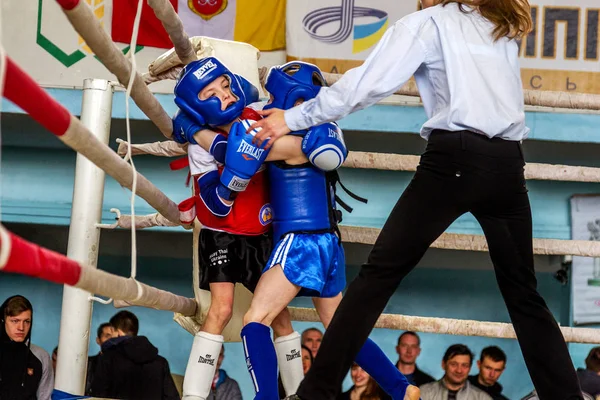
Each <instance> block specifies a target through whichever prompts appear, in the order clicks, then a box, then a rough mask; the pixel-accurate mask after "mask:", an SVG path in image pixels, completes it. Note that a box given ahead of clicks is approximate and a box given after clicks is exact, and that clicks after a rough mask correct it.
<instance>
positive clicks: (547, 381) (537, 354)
mask: <svg viewBox="0 0 600 400" xmlns="http://www.w3.org/2000/svg"><path fill="white" fill-rule="evenodd" d="M524 165H525V162H524V161H523V154H522V150H521V145H520V143H518V142H512V141H506V140H502V139H497V138H495V139H489V138H487V137H485V136H483V135H479V134H475V133H471V132H467V131H463V132H445V131H435V132H433V133H432V135H431V137H430V139H429V142H428V145H427V149H426V151H425V153H424V154H423V155H422V156H421V162H420V164H419V167H418V168H417V172H416V174H415V176H414V177H413V179H412V181H411V182H410V184H409V186H408V187H407V188H406V190H405V191H404V193H403V194H402V196H401V197H400V199H399V200H398V203H397V204H396V206H395V207H394V209H393V210H392V213H391V214H390V216H389V218H388V220H387V222H386V223H385V226H384V227H383V229H382V231H381V234H380V235H379V237H378V238H377V241H376V243H375V245H374V247H373V250H372V251H371V254H370V255H369V259H368V261H367V263H366V264H364V265H363V266H362V268H361V270H360V273H359V275H358V276H357V277H356V279H354V281H353V282H352V283H351V284H350V285H349V287H348V290H347V293H346V295H345V296H344V299H343V301H342V303H341V304H340V306H339V308H338V310H337V312H336V313H335V316H334V318H333V321H332V322H331V325H330V326H329V329H327V331H326V333H325V337H324V338H323V343H322V345H321V347H320V349H319V353H318V356H317V357H316V359H315V363H314V364H313V366H312V367H311V369H310V370H309V372H308V374H307V376H306V377H305V379H304V381H303V382H302V384H301V385H300V388H299V390H298V395H299V396H300V397H301V398H302V399H303V400H330V399H334V398H335V396H336V394H337V391H338V390H339V388H340V386H341V383H342V380H343V379H344V376H345V375H346V373H347V371H348V369H349V367H350V365H351V364H352V361H353V360H354V358H355V356H356V354H357V353H358V351H359V349H360V348H361V346H362V345H363V343H364V342H365V340H366V339H367V337H368V336H369V334H370V332H371V330H372V329H373V325H374V324H375V321H376V320H377V318H378V317H379V315H380V314H381V313H382V312H383V309H384V307H385V305H386V303H387V302H388V300H389V299H390V297H391V296H392V294H393V293H394V291H395V290H396V288H397V287H398V285H399V284H400V282H402V279H403V278H404V277H405V276H406V275H407V274H408V273H409V272H410V271H411V270H412V269H413V268H414V267H415V266H416V265H417V263H418V262H419V260H420V259H421V258H422V257H423V255H424V254H425V251H426V250H427V249H428V248H429V246H430V245H431V243H433V242H434V241H435V239H437V237H438V236H440V235H441V234H442V233H443V232H444V231H445V230H446V228H447V227H448V226H449V225H450V224H451V223H452V222H453V221H454V220H456V219H457V218H458V217H459V216H461V215H462V214H464V213H467V212H471V213H472V214H473V215H474V216H475V218H476V219H477V221H478V222H479V224H480V225H481V227H482V229H483V232H484V234H485V237H486V239H487V242H488V245H489V251H490V257H491V258H492V261H493V264H494V270H495V274H496V280H497V281H498V286H499V287H500V291H501V293H502V296H503V297H504V301H505V303H506V306H507V308H508V312H509V315H510V318H511V320H512V323H513V325H514V327H515V331H516V333H517V337H518V341H519V345H520V347H521V351H522V352H523V357H524V358H525V363H526V364H527V368H528V370H529V373H530V375H531V379H532V381H533V383H534V385H535V387H536V389H537V391H538V394H539V396H540V399H542V400H567V399H582V398H583V397H582V395H581V390H580V388H579V383H578V380H577V376H576V374H575V369H574V367H573V363H572V361H571V357H570V356H569V353H568V351H567V346H566V344H565V341H564V339H563V336H562V334H561V332H560V329H559V327H558V325H557V323H556V321H555V319H554V317H553V316H552V314H551V313H550V311H549V310H548V307H547V306H546V303H545V302H544V300H543V299H542V297H541V296H540V295H539V293H538V292H537V281H536V278H535V273H534V269H533V247H532V222H531V209H530V205H529V197H528V195H527V188H526V185H525V178H524V173H523V167H524ZM449 284H452V283H451V282H449ZM473 300H476V299H473ZM440 359H441V355H440Z"/></svg>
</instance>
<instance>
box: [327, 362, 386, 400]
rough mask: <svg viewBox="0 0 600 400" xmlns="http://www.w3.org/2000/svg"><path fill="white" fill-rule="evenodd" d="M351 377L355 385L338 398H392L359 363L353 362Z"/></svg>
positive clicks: (351, 399) (381, 399)
mask: <svg viewBox="0 0 600 400" xmlns="http://www.w3.org/2000/svg"><path fill="white" fill-rule="evenodd" d="M350 377H351V378H352V383H354V385H353V386H352V387H351V388H350V390H348V391H347V392H344V393H342V394H340V395H339V396H338V400H391V399H392V398H391V397H390V396H388V394H387V393H385V392H384V391H383V389H381V387H379V385H378V384H377V382H375V380H374V379H373V378H371V376H369V374H367V373H366V372H365V370H363V369H362V368H361V367H359V366H358V364H356V363H354V364H352V368H350Z"/></svg>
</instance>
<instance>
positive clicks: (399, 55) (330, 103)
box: [284, 21, 426, 131]
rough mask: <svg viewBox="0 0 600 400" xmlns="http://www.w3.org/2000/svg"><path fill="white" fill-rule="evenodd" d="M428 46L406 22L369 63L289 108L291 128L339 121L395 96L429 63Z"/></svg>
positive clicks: (397, 26)
mask: <svg viewBox="0 0 600 400" xmlns="http://www.w3.org/2000/svg"><path fill="white" fill-rule="evenodd" d="M425 58H426V50H425V45H424V44H423V43H422V42H421V40H420V39H419V37H418V36H417V35H416V34H415V32H413V31H412V30H411V29H409V28H408V27H407V26H406V25H404V24H403V23H402V21H398V22H396V23H395V24H394V26H392V27H391V28H390V29H388V31H387V32H386V33H385V35H384V36H383V37H382V38H381V40H380V41H379V43H378V44H377V46H376V47H375V49H374V50H373V52H372V53H371V54H370V55H369V57H368V58H367V59H366V60H365V62H364V63H363V64H362V65H361V66H360V67H357V68H353V69H351V70H350V71H348V72H346V73H345V74H344V75H343V76H342V77H341V78H340V80H339V81H337V82H336V83H335V84H333V85H332V86H331V87H326V88H323V89H321V91H320V92H319V94H318V95H317V97H316V98H314V99H312V100H309V101H307V102H305V103H303V104H301V105H299V106H297V107H294V108H292V109H289V110H287V111H285V114H284V116H285V122H286V124H287V126H288V127H289V129H290V130H291V131H297V130H301V129H306V128H309V127H311V126H315V125H320V124H322V123H324V122H331V121H336V120H339V119H341V118H343V117H344V116H346V115H348V114H350V113H353V112H355V111H358V110H361V109H363V108H366V107H368V106H370V105H372V104H375V103H377V102H378V101H380V100H382V99H384V98H385V97H387V96H390V95H392V94H393V93H394V92H395V91H396V90H398V89H399V88H400V87H401V86H402V85H403V84H404V83H406V82H407V81H408V80H409V79H410V77H411V76H412V75H413V74H414V73H415V71H416V70H417V69H418V68H419V66H420V65H421V64H422V63H423V62H425Z"/></svg>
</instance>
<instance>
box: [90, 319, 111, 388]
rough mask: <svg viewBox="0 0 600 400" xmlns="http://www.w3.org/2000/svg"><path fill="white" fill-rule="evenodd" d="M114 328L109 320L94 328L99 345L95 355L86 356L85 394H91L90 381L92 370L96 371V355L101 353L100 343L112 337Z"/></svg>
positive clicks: (98, 355)
mask: <svg viewBox="0 0 600 400" xmlns="http://www.w3.org/2000/svg"><path fill="white" fill-rule="evenodd" d="M113 334H114V330H113V328H112V326H111V325H110V323H109V322H104V323H103V324H100V326H99V327H98V329H97V330H96V344H97V345H98V346H100V351H99V352H98V354H96V355H95V356H89V357H88V364H87V375H86V378H85V394H86V396H90V395H91V394H92V381H93V380H94V371H96V365H97V364H98V357H100V354H102V345H103V344H104V342H106V341H107V340H108V339H112V337H113Z"/></svg>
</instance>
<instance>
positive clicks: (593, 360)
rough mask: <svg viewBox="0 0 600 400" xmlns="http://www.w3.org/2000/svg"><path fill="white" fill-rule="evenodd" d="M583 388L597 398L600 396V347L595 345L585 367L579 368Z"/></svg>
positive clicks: (578, 375) (578, 374) (578, 373)
mask: <svg viewBox="0 0 600 400" xmlns="http://www.w3.org/2000/svg"><path fill="white" fill-rule="evenodd" d="M577 377H578V378H579V384H580V385H581V390H583V391H584V392H585V393H588V394H590V395H591V396H592V397H594V398H597V397H598V396H600V347H594V348H593V349H592V350H590V353H589V354H588V356H587V357H586V359H585V369H583V368H578V369H577Z"/></svg>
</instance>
